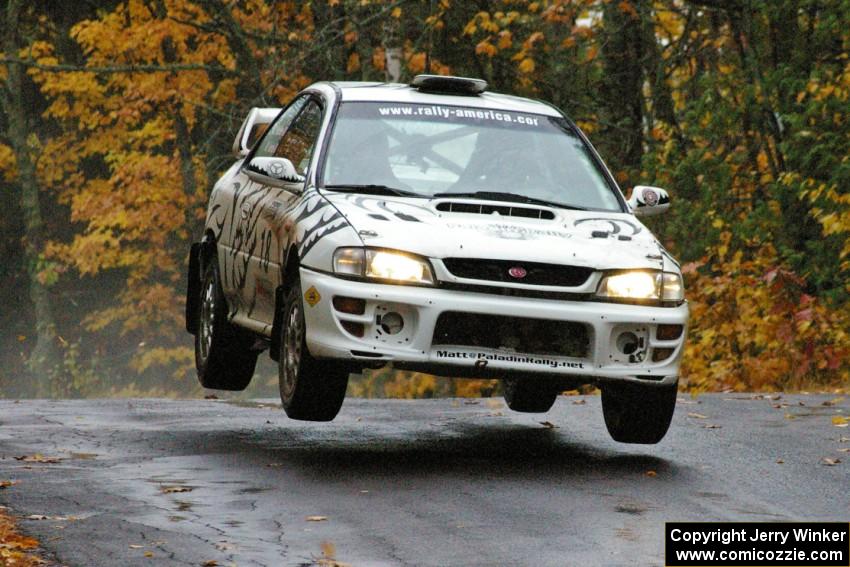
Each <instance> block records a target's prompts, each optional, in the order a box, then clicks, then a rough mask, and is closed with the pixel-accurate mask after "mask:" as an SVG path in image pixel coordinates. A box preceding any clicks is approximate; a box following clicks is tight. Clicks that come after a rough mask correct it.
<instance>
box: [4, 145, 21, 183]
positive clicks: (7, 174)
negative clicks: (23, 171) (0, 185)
mask: <svg viewBox="0 0 850 567" xmlns="http://www.w3.org/2000/svg"><path fill="white" fill-rule="evenodd" d="M0 176H2V179H3V181H5V182H7V183H12V182H13V181H15V178H16V177H17V176H18V169H17V164H16V160H15V152H14V151H13V150H12V148H10V147H9V146H7V145H6V144H3V143H0Z"/></svg>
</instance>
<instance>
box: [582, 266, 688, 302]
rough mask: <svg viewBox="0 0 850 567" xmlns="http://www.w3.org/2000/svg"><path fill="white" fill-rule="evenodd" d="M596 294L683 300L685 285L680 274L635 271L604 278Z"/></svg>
mask: <svg viewBox="0 0 850 567" xmlns="http://www.w3.org/2000/svg"><path fill="white" fill-rule="evenodd" d="M596 295H597V296H598V297H606V298H609V299H649V300H653V299H654V300H659V299H660V300H661V301H682V300H683V299H684V298H685V287H684V285H682V277H681V276H680V275H679V274H675V273H672V272H663V273H662V272H642V271H634V272H623V273H620V274H613V275H610V276H606V277H604V278H602V281H601V282H599V288H598V290H597V291H596Z"/></svg>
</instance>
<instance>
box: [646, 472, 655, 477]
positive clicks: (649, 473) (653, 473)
mask: <svg viewBox="0 0 850 567" xmlns="http://www.w3.org/2000/svg"><path fill="white" fill-rule="evenodd" d="M646 476H658V473H657V472H655V471H646Z"/></svg>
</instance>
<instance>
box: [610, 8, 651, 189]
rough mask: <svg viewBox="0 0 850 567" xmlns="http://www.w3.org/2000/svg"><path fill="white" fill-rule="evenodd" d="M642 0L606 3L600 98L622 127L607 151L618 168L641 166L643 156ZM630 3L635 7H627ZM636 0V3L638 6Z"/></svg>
mask: <svg viewBox="0 0 850 567" xmlns="http://www.w3.org/2000/svg"><path fill="white" fill-rule="evenodd" d="M643 3H644V2H643V0H638V1H637V2H632V3H625V4H624V5H623V6H621V5H620V4H623V3H620V4H618V3H616V2H609V3H606V4H604V5H603V8H602V12H603V38H602V50H601V51H602V59H603V64H604V77H603V79H602V92H601V93H600V95H601V97H600V98H601V100H602V102H603V108H604V109H605V114H606V116H607V117H608V121H609V122H610V123H611V124H613V125H615V126H616V127H618V128H619V129H622V130H621V131H620V132H619V133H618V135H617V136H610V137H609V139H613V140H617V143H616V145H614V146H613V147H611V148H610V150H611V151H610V152H607V155H613V156H615V160H612V161H615V162H616V164H615V166H614V167H615V170H618V171H621V172H622V171H623V170H626V171H628V172H629V173H634V172H636V171H639V170H640V162H641V157H642V156H643V107H644V102H643V71H642V69H641V65H640V62H641V61H642V60H643V51H644V50H643V37H642V36H643V30H642V29H641V21H640V17H639V16H638V13H639V12H640V11H641V10H643V9H645V8H644V7H643V6H642V5H641V4H643ZM626 4H627V5H628V7H629V8H631V9H632V10H633V11H632V10H628V9H624V7H625V5H626ZM635 4H636V5H637V6H635Z"/></svg>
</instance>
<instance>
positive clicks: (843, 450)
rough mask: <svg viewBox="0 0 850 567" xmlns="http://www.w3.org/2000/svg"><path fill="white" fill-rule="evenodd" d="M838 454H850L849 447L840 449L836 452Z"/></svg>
mask: <svg viewBox="0 0 850 567" xmlns="http://www.w3.org/2000/svg"><path fill="white" fill-rule="evenodd" d="M838 452H839V453H850V447H842V448H841V449H839V450H838Z"/></svg>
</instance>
